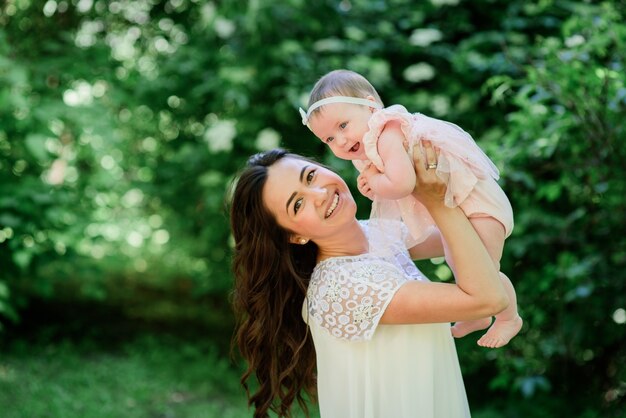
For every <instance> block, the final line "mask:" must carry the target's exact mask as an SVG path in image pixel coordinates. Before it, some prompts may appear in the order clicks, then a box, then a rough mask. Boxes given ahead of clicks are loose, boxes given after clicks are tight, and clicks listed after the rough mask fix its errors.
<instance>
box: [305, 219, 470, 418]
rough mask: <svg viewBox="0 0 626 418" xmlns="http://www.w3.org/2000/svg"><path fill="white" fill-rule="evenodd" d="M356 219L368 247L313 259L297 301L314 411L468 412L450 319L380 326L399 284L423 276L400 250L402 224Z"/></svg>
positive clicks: (379, 414) (342, 414) (351, 415)
mask: <svg viewBox="0 0 626 418" xmlns="http://www.w3.org/2000/svg"><path fill="white" fill-rule="evenodd" d="M361 225H362V227H363V228H364V230H365V232H366V234H367V236H368V240H369V245H370V248H369V252H368V253H367V254H363V255H359V256H350V257H335V258H330V259H327V260H324V261H322V262H320V263H319V264H318V265H317V266H316V267H315V270H314V272H313V275H312V277H311V283H310V285H309V289H308V293H307V298H306V299H305V303H304V306H303V317H304V319H305V321H306V322H307V323H308V324H309V326H310V329H311V334H312V336H313V341H314V343H315V350H316V353H317V372H318V384H317V386H318V397H319V407H320V414H321V417H322V418H386V417H389V418H458V417H469V416H470V412H469V406H468V402H467V397H466V394H465V388H464V385H463V378H462V376H461V370H460V367H459V362H458V357H457V353H456V348H455V345H454V341H453V339H452V336H451V334H450V324H449V323H439V324H419V325H379V320H380V318H381V316H382V314H383V313H384V311H385V308H386V307H387V305H388V304H389V302H390V301H391V299H392V298H393V296H394V294H395V292H396V291H397V290H398V289H399V288H400V286H402V285H403V284H404V283H406V282H408V281H411V280H428V279H426V278H425V277H424V276H423V275H422V274H421V272H420V271H419V270H418V269H417V268H416V267H415V265H414V264H413V262H412V261H411V259H410V256H409V254H408V251H407V250H406V247H405V242H409V234H408V230H407V229H406V227H405V226H404V225H403V224H402V223H400V222H394V221H386V220H380V221H369V222H362V223H361ZM390 236H391V237H393V239H390ZM390 243H391V245H390Z"/></svg>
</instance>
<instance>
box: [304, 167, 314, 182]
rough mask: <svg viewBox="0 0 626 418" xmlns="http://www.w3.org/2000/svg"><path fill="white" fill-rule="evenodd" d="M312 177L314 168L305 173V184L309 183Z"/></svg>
mask: <svg viewBox="0 0 626 418" xmlns="http://www.w3.org/2000/svg"><path fill="white" fill-rule="evenodd" d="M313 177H315V170H311V171H309V174H307V175H306V184H311V182H312V181H313Z"/></svg>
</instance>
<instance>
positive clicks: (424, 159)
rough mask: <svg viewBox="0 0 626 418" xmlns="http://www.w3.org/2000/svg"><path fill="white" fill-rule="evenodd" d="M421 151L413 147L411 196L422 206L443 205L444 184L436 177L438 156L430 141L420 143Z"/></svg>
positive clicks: (417, 147)
mask: <svg viewBox="0 0 626 418" xmlns="http://www.w3.org/2000/svg"><path fill="white" fill-rule="evenodd" d="M422 143H423V145H424V146H423V149H424V150H423V151H422V150H421V149H420V147H419V146H417V145H416V146H414V147H413V163H414V166H415V177H416V180H415V189H413V196H415V198H416V199H417V200H419V201H420V202H421V203H422V204H423V205H424V206H426V207H428V206H429V205H435V204H441V203H443V200H444V196H445V195H446V184H445V183H444V182H443V181H442V180H441V179H440V178H439V177H437V174H436V171H437V170H436V169H437V160H438V155H437V153H436V152H435V150H434V149H433V146H432V144H431V143H430V141H422Z"/></svg>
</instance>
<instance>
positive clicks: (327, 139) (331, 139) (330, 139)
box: [326, 136, 335, 144]
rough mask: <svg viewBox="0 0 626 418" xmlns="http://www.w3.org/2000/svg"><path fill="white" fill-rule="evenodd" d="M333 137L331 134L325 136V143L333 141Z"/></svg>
mask: <svg viewBox="0 0 626 418" xmlns="http://www.w3.org/2000/svg"><path fill="white" fill-rule="evenodd" d="M333 139H335V138H333V137H332V136H329V137H328V138H326V143H327V144H330V143H331V142H333Z"/></svg>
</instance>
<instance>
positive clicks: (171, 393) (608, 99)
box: [0, 0, 626, 418]
mask: <svg viewBox="0 0 626 418" xmlns="http://www.w3.org/2000/svg"><path fill="white" fill-rule="evenodd" d="M625 12H626V3H625V2H624V1H623V0H615V1H567V0H542V1H537V2H528V1H522V0H513V1H511V0H507V1H504V0H476V1H471V2H469V1H460V0H437V1H435V0H430V1H428V0H426V1H421V2H414V1H409V0H378V1H372V0H343V1H337V0H323V1H314V2H311V1H309V2H307V1H304V0H284V1H276V0H225V1H208V0H169V1H161V0H138V1H130V0H125V1H104V0H97V1H93V0H63V1H53V0H49V1H36V0H5V1H4V2H0V417H2V418H17V417H20V418H33V417H54V418H57V417H59V418H73V417H80V418H84V417H89V418H99V417H168V418H169V417H185V418H186V417H220V418H222V417H246V416H252V413H251V412H250V411H249V410H248V409H247V408H246V397H245V392H244V390H243V389H242V388H241V386H240V385H239V382H238V379H239V375H240V373H241V370H242V368H243V367H244V365H243V364H242V363H241V362H239V361H237V357H236V354H235V356H234V358H233V357H231V353H230V346H229V344H230V337H231V333H232V329H233V318H232V315H231V311H230V307H229V295H230V291H231V284H232V278H231V274H230V251H231V248H232V238H231V237H230V234H229V225H228V215H227V210H226V208H225V200H226V198H227V190H228V187H229V184H230V182H231V180H232V178H233V176H234V174H235V173H236V171H237V170H238V169H239V168H241V167H242V165H243V164H244V162H245V160H246V158H247V157H248V156H249V155H251V154H253V153H255V152H258V151H261V150H267V149H270V148H273V147H276V146H282V147H286V148H288V149H290V150H293V151H295V152H299V153H302V154H305V155H309V156H314V157H317V158H319V159H320V160H321V161H323V162H325V163H326V164H329V165H331V166H332V167H334V168H335V169H336V170H337V171H338V172H340V173H341V174H342V175H344V177H345V178H346V179H347V180H348V182H349V184H350V186H351V187H353V191H354V192H355V195H357V199H358V203H359V205H360V212H359V215H360V216H361V217H366V216H367V214H368V212H369V204H368V201H366V199H364V198H363V197H361V196H358V192H357V190H356V188H355V187H354V186H355V183H354V179H355V172H354V169H353V167H352V166H351V165H350V164H349V163H347V162H345V161H339V160H336V159H334V158H333V157H332V155H331V154H330V153H329V152H328V151H327V150H326V149H324V145H323V144H322V143H321V142H320V141H317V140H315V138H313V136H312V134H311V133H310V132H309V131H308V130H307V129H306V127H304V126H302V124H301V123H300V118H299V115H298V111H297V109H298V107H299V106H302V107H306V103H307V99H308V97H307V95H308V92H309V90H310V88H311V87H312V85H313V84H314V82H315V81H316V80H317V78H319V77H320V76H321V75H322V74H324V73H325V72H327V71H329V70H332V69H336V68H350V69H352V70H355V71H358V72H361V73H362V74H364V75H365V76H366V77H367V78H368V79H369V80H371V81H372V83H373V84H374V85H375V86H376V87H377V88H378V90H379V92H380V94H381V96H382V98H383V100H384V101H385V103H386V104H393V103H400V104H403V105H404V106H406V107H407V108H408V109H410V110H412V111H415V112H423V113H425V114H428V115H431V116H434V117H438V118H442V119H445V120H448V121H451V122H454V123H456V124H458V125H460V126H462V127H463V128H464V129H465V130H467V131H468V132H470V133H471V134H472V135H473V136H474V138H475V139H476V141H477V143H478V144H479V145H480V146H481V147H482V148H483V149H484V150H485V151H486V152H487V154H488V155H489V156H490V157H491V158H492V159H493V161H494V162H495V163H496V165H497V166H498V167H499V169H500V171H501V179H500V183H501V185H502V187H503V188H504V190H505V191H506V192H507V194H508V195H509V197H510V198H511V201H512V203H513V206H514V210H515V223H516V224H515V230H514V232H513V235H512V236H511V237H510V238H509V239H508V240H507V243H506V247H505V254H504V257H503V260H502V270H503V271H504V272H506V273H507V274H508V275H509V277H511V279H512V281H513V283H514V284H515V287H516V289H517V292H518V298H519V304H520V312H521V314H522V315H523V317H524V320H525V326H524V328H523V330H522V332H521V333H520V335H519V336H518V337H516V338H515V339H514V340H513V341H512V342H511V343H510V344H509V345H508V346H507V347H506V348H503V349H500V350H485V349H482V348H479V347H478V346H477V345H476V344H475V341H476V339H477V338H478V336H477V335H476V336H472V335H471V336H468V337H466V338H464V339H462V340H459V341H458V342H457V349H458V352H459V357H460V360H461V365H462V368H463V373H464V378H465V384H466V387H467V391H468V396H469V399H470V405H471V408H472V411H473V416H474V417H477V418H500V417H506V418H508V417H512V418H515V417H524V418H534V417H537V418H539V417H541V418H544V417H563V416H568V417H579V418H624V417H626V412H625V411H626V401H625V395H626V370H625V367H624V365H625V364H626V349H625V348H624V347H626V310H625V309H626V291H625V290H626V289H625V287H626V286H625V282H626V274H625V273H624V271H625V267H626V240H625V239H624V237H623V233H622V231H624V230H626V229H625V223H624V214H625V213H626V199H624V196H625V195H626V190H625V189H626V187H625V185H626V180H624V176H623V173H624V167H623V161H625V160H626V146H625V145H624V138H626V134H625V132H624V122H623V120H624V116H623V115H624V114H626V112H625V111H626V87H625V81H626V75H625V74H626V71H625V68H624V65H625V57H624V54H625V51H626V24H625V23H624V22H625V20H624V17H625V16H624V13H625ZM418 265H419V267H420V268H421V269H422V270H423V271H424V272H425V273H427V274H428V276H429V277H432V278H433V279H436V280H442V281H449V280H452V274H451V272H450V269H449V268H448V266H447V265H446V264H445V262H444V260H443V259H434V260H426V261H422V262H419V263H418ZM315 411H316V409H315V406H313V413H314V415H315V414H316V412H315ZM294 413H295V414H296V416H300V413H299V412H297V411H295V412H294Z"/></svg>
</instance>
